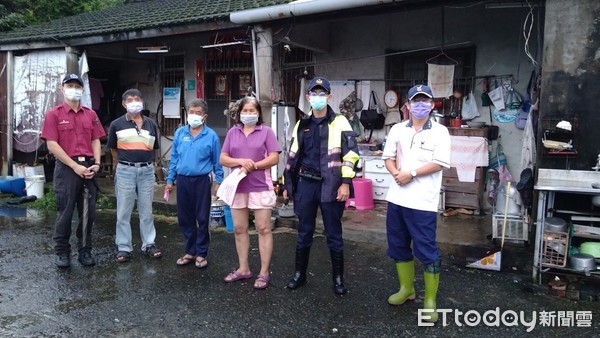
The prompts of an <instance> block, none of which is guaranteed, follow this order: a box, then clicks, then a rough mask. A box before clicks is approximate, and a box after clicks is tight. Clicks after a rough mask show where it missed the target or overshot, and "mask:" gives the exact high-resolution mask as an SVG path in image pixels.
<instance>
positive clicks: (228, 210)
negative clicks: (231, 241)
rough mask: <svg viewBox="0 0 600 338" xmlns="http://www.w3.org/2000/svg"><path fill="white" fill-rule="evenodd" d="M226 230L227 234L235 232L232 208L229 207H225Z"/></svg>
mask: <svg viewBox="0 0 600 338" xmlns="http://www.w3.org/2000/svg"><path fill="white" fill-rule="evenodd" d="M224 214H225V230H227V232H233V218H231V208H229V206H228V205H226V206H225V210H224Z"/></svg>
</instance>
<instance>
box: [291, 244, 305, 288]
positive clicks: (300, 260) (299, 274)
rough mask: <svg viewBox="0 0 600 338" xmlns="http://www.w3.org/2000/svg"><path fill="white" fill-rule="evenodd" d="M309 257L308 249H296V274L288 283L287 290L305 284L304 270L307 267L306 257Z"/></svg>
mask: <svg viewBox="0 0 600 338" xmlns="http://www.w3.org/2000/svg"><path fill="white" fill-rule="evenodd" d="M309 256H310V247H308V248H302V249H298V248H296V272H295V273H294V277H292V279H291V280H290V281H289V282H288V285H287V287H288V289H290V290H294V289H297V288H299V287H301V286H302V285H304V284H306V268H307V267H308V257H309Z"/></svg>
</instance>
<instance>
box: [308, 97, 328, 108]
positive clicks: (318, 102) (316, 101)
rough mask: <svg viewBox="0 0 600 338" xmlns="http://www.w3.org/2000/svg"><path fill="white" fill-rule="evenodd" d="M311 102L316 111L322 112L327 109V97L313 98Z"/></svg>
mask: <svg viewBox="0 0 600 338" xmlns="http://www.w3.org/2000/svg"><path fill="white" fill-rule="evenodd" d="M309 102H310V106H311V107H312V109H313V110H314V111H321V110H323V109H325V107H327V97H326V96H311V97H310V100H309Z"/></svg>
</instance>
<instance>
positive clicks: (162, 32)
mask: <svg viewBox="0 0 600 338" xmlns="http://www.w3.org/2000/svg"><path fill="white" fill-rule="evenodd" d="M241 26H242V25H238V24H234V23H232V22H230V21H222V20H219V21H210V22H203V23H199V24H185V25H177V26H170V27H159V28H152V29H142V30H136V31H129V32H118V33H108V34H100V35H91V36H82V37H73V38H60V37H58V38H56V39H53V38H48V39H45V40H40V41H25V42H15V43H8V44H2V45H0V51H16V50H33V49H49V48H63V47H66V46H71V47H73V46H88V45H97V44H103V43H111V42H121V41H131V40H141V39H149V38H155V37H163V36H170V35H181V34H189V33H201V32H211V31H219V30H227V29H234V28H239V27H241Z"/></svg>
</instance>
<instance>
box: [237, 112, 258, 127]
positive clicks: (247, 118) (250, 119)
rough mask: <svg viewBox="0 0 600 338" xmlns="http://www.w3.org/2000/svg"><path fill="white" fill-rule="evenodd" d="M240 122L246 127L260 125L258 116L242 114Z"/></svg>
mask: <svg viewBox="0 0 600 338" xmlns="http://www.w3.org/2000/svg"><path fill="white" fill-rule="evenodd" d="M240 121H241V122H242V123H243V124H244V125H245V126H253V125H255V124H257V123H258V115H251V114H241V115H240Z"/></svg>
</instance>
